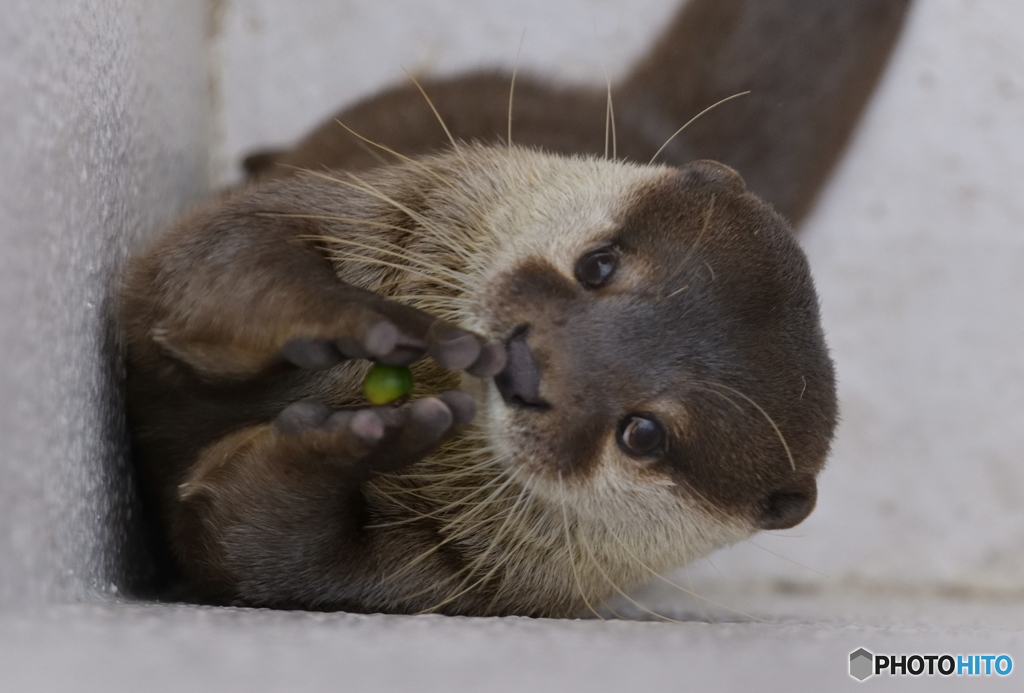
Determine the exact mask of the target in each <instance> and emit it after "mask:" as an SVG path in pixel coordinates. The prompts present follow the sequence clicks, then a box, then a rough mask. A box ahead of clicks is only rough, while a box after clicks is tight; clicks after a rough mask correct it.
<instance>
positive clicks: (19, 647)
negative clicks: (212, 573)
mask: <svg viewBox="0 0 1024 693" xmlns="http://www.w3.org/2000/svg"><path fill="white" fill-rule="evenodd" d="M716 596H718V597H722V595H716ZM751 599H753V600H755V601H757V602H758V606H759V607H760V608H759V612H760V613H761V614H762V618H764V620H762V621H755V620H751V619H748V618H746V617H741V616H738V615H736V614H732V615H731V616H730V615H729V613H728V612H723V611H722V610H721V609H717V608H714V610H713V611H712V612H711V613H710V616H711V618H713V619H714V620H715V622H714V623H712V622H708V621H707V620H700V619H706V616H704V615H703V614H702V615H697V614H694V613H686V612H685V610H684V613H677V612H674V611H672V610H671V609H670V608H666V607H667V606H670V605H666V604H664V603H661V604H658V608H659V611H660V612H661V613H662V614H665V615H668V616H670V617H671V616H675V617H680V618H682V619H686V618H689V619H695V620H689V621H680V622H677V623H672V622H667V621H651V620H648V621H639V620H637V621H625V620H608V621H600V620H597V619H596V618H591V619H586V620H562V621H555V620H536V619H528V618H490V619H482V618H451V617H444V616H411V617H406V616H385V615H356V614H312V613H303V612H274V611H265V610H254V609H224V608H218V609H211V608H203V607H192V606H178V605H144V604H127V603H125V604H117V603H109V604H98V605H78V606H52V607H48V608H46V609H44V610H42V611H35V612H32V613H25V614H18V615H15V614H7V615H4V616H2V617H0V690H3V691H11V692H15V691H17V692H18V693H34V692H36V691H38V692H40V693H42V692H45V693H61V692H63V691H68V692H71V691H74V692H75V693H87V692H91V691H109V692H117V691H146V692H147V693H164V692H168V693H170V692H171V691H206V690H223V691H245V692H246V693H261V692H263V691H307V692H315V691H375V692H376V691H421V692H429V691H445V692H450V691H488V692H494V693H497V692H500V691H524V690H527V691H574V690H581V691H587V692H588V693H598V692H600V691H626V690H642V691H655V690H664V691H697V690H704V691H732V690H736V691H740V690H743V691H748V690H756V691H766V692H770V691H787V692H789V691H833V690H842V689H845V688H846V687H854V686H856V685H859V684H858V682H857V681H855V680H854V679H852V678H850V676H849V675H848V673H847V667H848V661H849V654H850V652H852V651H854V650H856V649H858V648H860V647H864V648H866V649H868V650H869V651H871V652H874V653H879V654H882V653H892V654H913V653H921V654H946V653H949V654H952V655H954V656H955V655H957V654H964V655H966V654H1003V653H1005V654H1009V655H1011V656H1014V655H1019V653H1020V652H1021V651H1022V649H1021V648H1022V645H1024V631H1022V629H1021V628H1020V626H1019V625H1017V626H1014V625H1013V624H1015V623H1016V624H1020V623H1024V606H1022V605H1020V604H1019V603H1018V604H1006V603H998V602H970V603H966V602H959V601H956V600H950V599H925V598H914V599H907V598H899V597H894V596H888V597H884V596H874V597H872V596H868V595H863V594H862V595H856V596H853V595H850V594H847V596H845V597H843V596H836V595H820V594H819V595H814V596H810V597H808V596H806V595H782V594H774V595H771V594H759V595H754V596H751V595H747V596H746V597H745V600H746V601H750V600H751ZM716 601H718V600H717V599H716ZM619 608H620V609H621V608H622V607H621V605H620V607H619ZM651 618H653V617H651ZM1018 661H1020V662H1024V659H1021V658H1020V657H1018ZM1019 676H1020V674H1019V672H1012V673H1011V674H1010V675H1009V676H1008V677H999V676H995V675H993V676H990V677H988V678H987V679H986V681H985V683H986V684H988V685H992V686H995V687H994V688H993V689H992V690H1013V689H1017V688H1016V687H1017V685H1018V681H1019ZM980 678H985V677H968V676H959V677H958V676H956V675H953V676H949V677H943V676H932V677H928V676H927V675H922V676H920V677H910V676H907V677H900V676H894V677H890V676H888V675H885V674H883V675H880V676H875V677H872V678H871V679H869V680H868V681H867V682H866V684H865V685H870V687H871V690H890V689H891V690H906V689H907V688H906V687H907V685H908V684H916V685H918V686H921V685H926V686H927V687H928V690H934V689H937V688H938V689H943V690H945V689H950V688H957V687H966V686H967V685H971V686H972V687H974V686H977V685H978V684H979V679H980ZM906 679H910V680H909V681H908V680H906ZM921 679H927V682H925V681H923V680H921ZM1017 690H1019V689H1017Z"/></svg>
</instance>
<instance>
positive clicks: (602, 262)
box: [576, 248, 619, 289]
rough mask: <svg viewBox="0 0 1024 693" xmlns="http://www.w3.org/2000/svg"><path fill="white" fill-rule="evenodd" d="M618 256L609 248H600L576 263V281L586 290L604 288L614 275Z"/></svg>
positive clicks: (617, 264)
mask: <svg viewBox="0 0 1024 693" xmlns="http://www.w3.org/2000/svg"><path fill="white" fill-rule="evenodd" d="M618 266H619V256H618V255H616V253H615V251H614V250H612V249H611V248H600V249H598V250H594V251H592V252H589V253H587V254H586V255H584V256H583V257H581V258H580V259H579V260H577V261H576V281H578V282H579V283H580V284H582V285H583V286H584V287H586V288H588V289H597V288H599V287H602V286H604V285H605V284H607V283H608V282H609V280H611V278H612V275H613V274H615V268H616V267H618Z"/></svg>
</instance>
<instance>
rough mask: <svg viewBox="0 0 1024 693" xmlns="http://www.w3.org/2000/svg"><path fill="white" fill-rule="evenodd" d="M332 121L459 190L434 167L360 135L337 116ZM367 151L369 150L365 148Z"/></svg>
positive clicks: (379, 157)
mask: <svg viewBox="0 0 1024 693" xmlns="http://www.w3.org/2000/svg"><path fill="white" fill-rule="evenodd" d="M334 122H336V123H337V124H338V125H340V126H341V127H343V128H345V129H346V130H347V131H348V132H349V133H350V134H351V135H354V136H355V137H358V138H359V139H360V140H361V141H363V142H365V143H366V144H369V145H372V146H374V147H377V148H378V149H381V150H383V151H385V152H387V153H388V154H391V155H392V156H394V157H397V158H399V159H401V160H402V161H405V162H406V163H409V164H412V165H413V166H416V167H417V168H419V169H420V170H421V171H423V172H424V173H426V174H427V175H429V176H432V177H433V178H434V179H435V180H437V181H438V182H440V183H444V184H445V185H447V186H448V187H449V188H451V189H452V190H454V191H455V192H459V189H458V188H456V187H455V186H454V185H452V183H451V181H449V180H448V179H447V178H445V177H444V176H442V175H441V174H440V173H438V172H437V171H435V170H434V169H432V168H430V167H429V166H427V165H426V164H424V163H423V162H421V161H417V160H416V159H414V158H412V157H411V156H406V155H405V154H400V153H398V152H396V151H395V150H394V149H392V148H391V147H388V146H387V145H384V144H381V143H380V142H374V141H373V140H371V139H369V138H368V137H364V136H363V135H360V134H359V133H358V132H356V131H355V130H353V129H352V128H350V127H349V126H348V125H345V123H343V122H341V120H340V119H339V118H335V119H334ZM367 151H370V150H367ZM374 155H375V156H376V157H377V159H378V160H379V161H380V162H381V163H383V164H384V165H387V162H386V161H384V158H383V157H382V156H380V155H379V154H377V153H376V152H374Z"/></svg>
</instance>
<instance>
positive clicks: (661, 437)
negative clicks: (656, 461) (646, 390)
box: [617, 414, 665, 457]
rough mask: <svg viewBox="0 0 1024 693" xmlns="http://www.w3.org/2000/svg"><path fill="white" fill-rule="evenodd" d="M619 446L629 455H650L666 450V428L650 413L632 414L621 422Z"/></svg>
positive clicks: (618, 436)
mask: <svg viewBox="0 0 1024 693" xmlns="http://www.w3.org/2000/svg"><path fill="white" fill-rule="evenodd" d="M617 438H618V441H619V446H620V447H621V448H622V449H623V450H624V451H625V452H626V454H627V455H632V456H633V457H650V456H652V455H657V454H658V453H661V452H664V450H665V429H664V427H662V425H661V423H659V422H658V420H657V419H655V418H654V417H653V416H652V415H650V414H630V415H629V416H627V417H626V418H624V419H623V420H622V422H621V423H619V432H618V435H617Z"/></svg>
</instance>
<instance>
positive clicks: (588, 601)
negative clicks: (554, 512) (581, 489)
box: [558, 470, 605, 621]
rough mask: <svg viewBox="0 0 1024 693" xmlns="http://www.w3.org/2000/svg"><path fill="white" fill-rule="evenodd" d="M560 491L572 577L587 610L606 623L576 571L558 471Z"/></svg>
mask: <svg viewBox="0 0 1024 693" xmlns="http://www.w3.org/2000/svg"><path fill="white" fill-rule="evenodd" d="M558 490H559V494H558V499H559V501H560V503H561V506H562V524H563V526H564V527H565V548H566V551H567V552H568V556H569V567H570V568H572V577H573V579H574V580H575V581H576V589H577V590H579V593H580V597H582V599H583V603H584V604H586V605H587V608H588V609H590V612H591V613H592V614H594V615H595V616H597V617H598V618H599V619H601V620H602V621H604V620H605V617H604V616H602V615H601V614H599V613H597V610H596V609H594V607H593V605H591V603H590V600H589V599H587V594H586V592H585V591H584V590H583V583H582V582H580V574H579V571H578V570H577V569H576V557H575V552H574V551H573V540H572V536H571V535H570V533H569V516H568V515H567V514H566V510H565V484H564V483H563V481H562V470H558Z"/></svg>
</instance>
